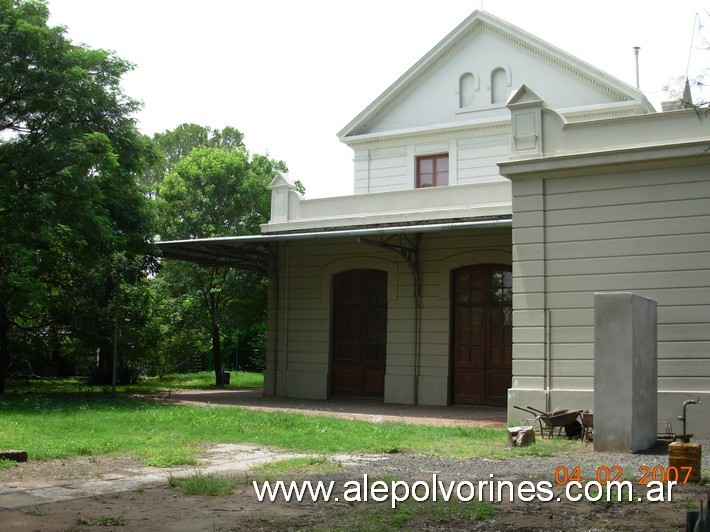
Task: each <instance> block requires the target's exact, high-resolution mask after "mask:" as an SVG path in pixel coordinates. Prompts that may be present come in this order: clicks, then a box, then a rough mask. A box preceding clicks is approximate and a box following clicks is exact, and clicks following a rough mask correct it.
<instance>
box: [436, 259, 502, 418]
mask: <svg viewBox="0 0 710 532" xmlns="http://www.w3.org/2000/svg"><path fill="white" fill-rule="evenodd" d="M452 276H453V278H452V281H453V282H452V292H453V293H452V297H451V324H452V326H451V329H452V330H451V344H450V345H451V371H452V390H451V399H452V402H454V403H459V404H471V405H487V406H505V405H506V403H507V396H508V388H510V386H511V384H512V368H513V320H512V315H513V308H512V302H513V276H512V273H511V271H510V267H509V266H505V265H501V264H483V265H475V266H467V267H464V268H460V269H457V270H455V271H454V272H453V274H452Z"/></svg>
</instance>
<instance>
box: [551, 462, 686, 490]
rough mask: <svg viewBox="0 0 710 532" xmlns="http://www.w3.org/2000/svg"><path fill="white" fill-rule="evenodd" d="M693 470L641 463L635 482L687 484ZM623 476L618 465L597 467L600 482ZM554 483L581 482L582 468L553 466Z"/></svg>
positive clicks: (619, 478)
mask: <svg viewBox="0 0 710 532" xmlns="http://www.w3.org/2000/svg"><path fill="white" fill-rule="evenodd" d="M692 471H693V468H692V467H691V466H680V467H676V466H668V467H663V466H660V465H659V466H654V467H650V466H647V465H642V466H641V467H639V468H638V473H639V474H640V475H641V478H639V480H638V482H637V484H639V485H640V486H648V483H649V482H654V483H658V482H662V483H667V482H676V483H679V484H687V483H688V480H689V479H690V475H691V473H692ZM623 476H624V468H623V467H622V466H619V465H613V466H600V467H598V468H597V478H596V481H597V482H598V483H600V484H607V483H609V482H618V481H619V480H621V479H622V477H623ZM554 480H555V483H557V484H558V485H560V486H562V485H565V484H567V483H569V482H582V481H583V479H582V470H581V467H580V466H575V467H573V468H572V469H571V470H570V469H569V468H568V467H566V466H562V465H561V466H557V468H555V478H554Z"/></svg>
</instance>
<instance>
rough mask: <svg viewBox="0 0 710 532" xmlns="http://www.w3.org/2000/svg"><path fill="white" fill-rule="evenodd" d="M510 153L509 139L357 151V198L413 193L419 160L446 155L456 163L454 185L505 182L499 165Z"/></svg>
mask: <svg viewBox="0 0 710 532" xmlns="http://www.w3.org/2000/svg"><path fill="white" fill-rule="evenodd" d="M509 151H510V146H509V139H508V135H494V136H490V137H473V138H469V139H459V140H452V141H449V142H439V143H432V144H419V145H410V146H399V147H392V148H379V149H370V150H360V151H356V153H355V160H354V164H355V194H366V193H370V192H390V191H396V190H409V189H412V188H414V184H415V172H416V170H415V164H414V161H415V158H416V157H417V156H418V155H431V154H434V153H444V152H448V153H449V156H450V157H451V159H452V160H454V161H455V164H450V165H449V183H450V184H452V185H454V184H462V185H463V184H471V183H489V182H493V181H505V178H503V177H501V175H500V174H499V172H498V166H497V163H498V162H500V161H501V160H504V159H505V158H506V157H507V156H508V153H509Z"/></svg>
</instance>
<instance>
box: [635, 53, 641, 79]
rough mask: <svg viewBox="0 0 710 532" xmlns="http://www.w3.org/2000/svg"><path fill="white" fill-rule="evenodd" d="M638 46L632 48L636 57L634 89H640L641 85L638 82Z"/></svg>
mask: <svg viewBox="0 0 710 532" xmlns="http://www.w3.org/2000/svg"><path fill="white" fill-rule="evenodd" d="M640 49H641V47H640V46H634V55H635V56H636V89H637V90H640V89H641V83H640V82H639V50H640Z"/></svg>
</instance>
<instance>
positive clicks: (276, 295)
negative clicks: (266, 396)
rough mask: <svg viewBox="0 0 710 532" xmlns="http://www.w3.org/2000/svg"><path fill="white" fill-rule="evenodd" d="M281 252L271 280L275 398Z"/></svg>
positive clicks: (275, 255) (274, 264)
mask: <svg viewBox="0 0 710 532" xmlns="http://www.w3.org/2000/svg"><path fill="white" fill-rule="evenodd" d="M278 255H279V251H278V247H277V249H276V253H275V254H274V262H273V269H272V270H271V280H272V282H273V283H274V374H273V377H272V379H271V381H272V386H273V390H274V396H275V397H276V396H278V393H277V391H276V383H277V381H276V375H277V369H278V360H279V308H280V306H279V295H280V294H279V259H278Z"/></svg>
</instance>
